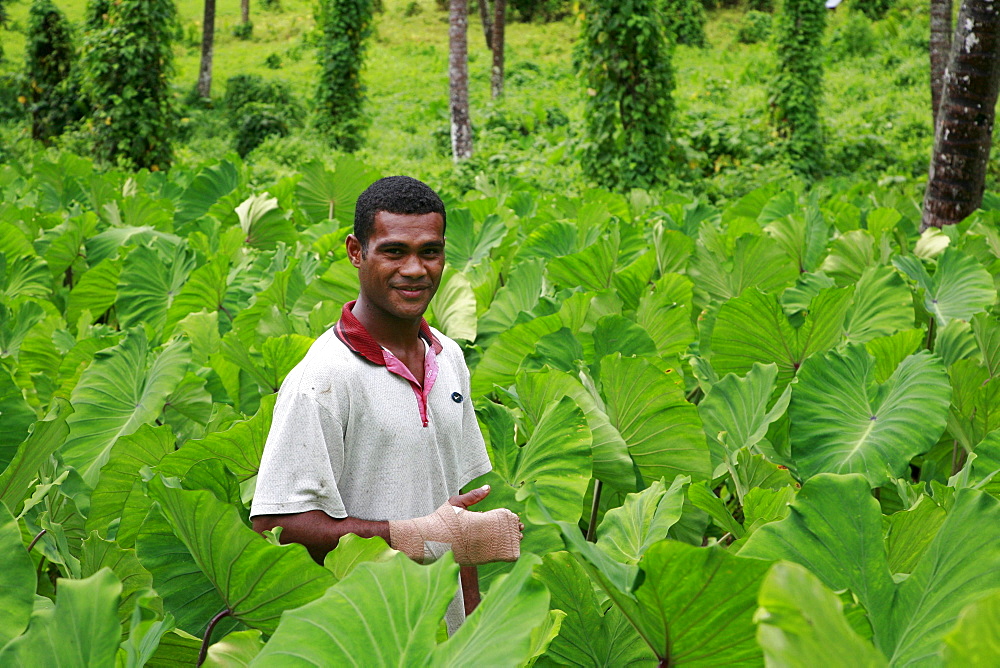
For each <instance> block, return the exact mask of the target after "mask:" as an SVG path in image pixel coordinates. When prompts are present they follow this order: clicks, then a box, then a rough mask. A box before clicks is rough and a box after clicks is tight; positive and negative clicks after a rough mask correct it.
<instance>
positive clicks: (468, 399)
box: [459, 364, 493, 489]
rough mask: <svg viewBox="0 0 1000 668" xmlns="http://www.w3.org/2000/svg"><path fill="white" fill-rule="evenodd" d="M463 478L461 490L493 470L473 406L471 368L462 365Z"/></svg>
mask: <svg viewBox="0 0 1000 668" xmlns="http://www.w3.org/2000/svg"><path fill="white" fill-rule="evenodd" d="M461 366H462V392H463V393H464V394H465V397H464V398H463V399H462V478H461V484H460V485H459V489H461V488H462V487H465V486H466V485H468V484H469V483H470V482H472V481H473V480H475V479H476V478H478V477H479V476H481V475H483V474H486V473H489V472H490V471H492V470H493V465H492V464H491V463H490V456H489V455H488V454H487V453H486V442H485V441H484V440H483V433H482V431H480V429H479V421H478V420H477V419H476V409H475V408H474V407H473V405H472V388H471V382H470V380H469V368H468V367H467V366H465V364H462V365H461Z"/></svg>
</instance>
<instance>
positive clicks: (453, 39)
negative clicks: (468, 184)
mask: <svg viewBox="0 0 1000 668" xmlns="http://www.w3.org/2000/svg"><path fill="white" fill-rule="evenodd" d="M468 30H469V6H468V0H451V1H450V6H449V21H448V81H449V83H450V88H451V154H452V158H453V159H454V160H455V162H458V161H460V160H465V159H466V158H471V157H472V126H471V124H470V122H469V42H468Z"/></svg>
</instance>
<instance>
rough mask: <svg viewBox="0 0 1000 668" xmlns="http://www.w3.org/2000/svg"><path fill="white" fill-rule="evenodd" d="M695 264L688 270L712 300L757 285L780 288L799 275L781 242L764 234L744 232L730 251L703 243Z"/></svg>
mask: <svg viewBox="0 0 1000 668" xmlns="http://www.w3.org/2000/svg"><path fill="white" fill-rule="evenodd" d="M691 263H692V264H691V267H690V269H689V271H688V273H689V275H690V276H691V278H692V279H693V280H694V284H695V287H696V288H697V289H698V290H699V292H702V293H704V294H705V295H707V297H708V301H709V302H723V301H726V300H727V299H733V298H735V297H739V296H740V295H742V294H744V293H745V292H747V291H748V290H750V288H753V287H756V288H759V289H760V290H764V291H771V290H778V289H780V288H784V287H786V286H788V285H791V284H792V283H793V282H794V281H795V279H796V278H797V277H798V275H799V272H798V269H797V268H796V266H795V263H794V262H793V261H792V260H791V259H790V258H789V257H788V256H787V255H786V254H785V253H784V252H783V251H782V249H781V247H780V245H778V243H776V242H775V241H774V240H773V239H770V238H768V237H766V236H763V235H749V234H747V235H743V236H741V237H740V238H739V239H737V240H736V243H735V246H734V247H733V248H732V250H731V251H729V252H723V250H722V249H715V250H709V249H708V248H706V247H705V245H703V244H702V243H701V242H699V243H698V247H697V250H696V251H695V255H694V257H693V258H692V260H691Z"/></svg>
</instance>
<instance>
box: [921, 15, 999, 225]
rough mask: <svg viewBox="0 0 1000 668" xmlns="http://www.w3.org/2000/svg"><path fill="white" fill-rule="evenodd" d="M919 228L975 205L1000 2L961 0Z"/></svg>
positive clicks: (982, 176) (993, 88) (988, 136)
mask: <svg viewBox="0 0 1000 668" xmlns="http://www.w3.org/2000/svg"><path fill="white" fill-rule="evenodd" d="M943 83H944V85H943V91H942V95H941V107H940V109H939V110H938V122H937V126H936V128H935V132H934V154H933V156H932V157H931V166H930V173H929V176H928V179H927V191H926V193H925V195H924V209H923V219H922V221H921V225H920V226H921V229H927V228H928V227H941V226H942V225H949V224H953V223H958V222H961V221H962V220H963V219H964V218H966V217H967V216H968V215H969V214H971V213H972V212H973V211H975V210H976V209H977V208H979V205H980V204H982V201H983V188H984V187H985V183H986V164H987V162H988V160H989V157H990V143H991V141H992V137H993V121H994V118H995V114H996V103H997V92H998V90H1000V6H998V5H997V4H996V2H995V0H964V2H962V8H961V10H960V11H959V14H958V27H957V28H956V30H955V38H954V40H953V41H952V45H951V54H950V56H949V58H948V66H947V68H946V69H945V73H944V82H943Z"/></svg>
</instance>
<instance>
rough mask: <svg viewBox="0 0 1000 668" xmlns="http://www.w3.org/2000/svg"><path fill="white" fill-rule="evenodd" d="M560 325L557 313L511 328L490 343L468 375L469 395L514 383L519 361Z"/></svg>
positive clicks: (519, 364)
mask: <svg viewBox="0 0 1000 668" xmlns="http://www.w3.org/2000/svg"><path fill="white" fill-rule="evenodd" d="M562 326H563V323H562V318H560V316H559V314H558V313H553V314H552V315H547V316H544V317H541V318H533V319H532V320H529V321H527V322H524V323H521V324H518V325H514V326H513V327H511V328H510V329H508V330H507V331H506V332H504V333H502V334H501V335H500V336H499V337H498V338H497V340H496V341H494V342H493V345H491V346H490V347H489V348H487V349H486V353H485V354H484V355H483V358H482V359H481V360H480V361H479V364H478V365H477V366H476V368H475V370H474V371H473V372H472V394H473V395H475V396H479V395H481V394H486V393H487V392H490V391H492V390H493V385H494V384H496V385H500V386H501V387H506V386H508V385H510V384H511V383H513V382H514V377H515V376H516V375H517V370H518V368H519V367H520V366H521V361H522V360H523V359H524V358H525V357H527V356H528V355H529V354H531V352H532V351H533V350H534V349H535V345H536V344H537V343H538V340H539V339H541V338H542V337H543V336H546V335H548V334H552V333H553V332H556V331H558V330H559V329H561V328H562Z"/></svg>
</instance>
